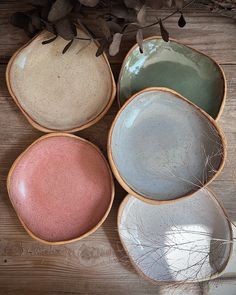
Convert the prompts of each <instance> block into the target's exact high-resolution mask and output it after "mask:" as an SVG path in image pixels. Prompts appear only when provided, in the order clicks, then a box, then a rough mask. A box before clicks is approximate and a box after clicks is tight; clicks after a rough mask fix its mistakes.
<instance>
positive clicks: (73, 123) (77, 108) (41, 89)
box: [6, 29, 116, 132]
mask: <svg viewBox="0 0 236 295" xmlns="http://www.w3.org/2000/svg"><path fill="white" fill-rule="evenodd" d="M78 36H80V37H81V38H82V37H83V38H86V37H88V36H87V35H86V34H85V33H84V32H82V31H81V30H79V29H78ZM50 38H52V35H51V33H49V32H42V33H40V34H39V35H38V36H36V37H35V38H33V39H32V40H31V41H30V42H29V43H28V44H26V45H24V46H23V47H22V48H20V49H19V50H18V51H17V52H16V53H15V54H14V55H13V57H12V58H11V60H10V62H9V64H8V67H7V71H6V80H7V85H8V89H9V92H10V94H11V96H12V97H13V99H14V101H15V102H16V104H17V105H18V107H19V108H20V110H21V111H22V112H23V114H24V115H25V116H26V118H27V119H28V121H29V122H30V123H31V124H32V125H33V126H34V127H35V128H37V129H39V130H41V131H43V132H53V131H66V132H74V131H78V130H82V129H84V128H87V127H89V126H91V125H93V124H95V123H96V122H97V121H98V120H100V119H101V118H102V117H103V116H104V115H105V113H106V112H107V111H108V109H109V107H110V106H111V104H112V102H113V99H114V96H115V92H116V86H115V82H114V78H113V74H112V71H111V68H110V65H109V62H108V60H107V58H106V56H105V54H103V55H101V56H100V57H96V56H95V54H96V51H97V48H98V45H97V44H96V43H94V42H91V41H84V40H76V39H75V40H74V42H73V44H72V46H71V47H70V48H69V50H68V51H67V52H66V53H65V54H62V50H63V48H64V47H65V45H66V44H67V43H68V41H65V40H64V39H62V38H61V37H58V38H57V39H56V40H55V41H54V42H52V43H50V44H47V45H42V41H45V40H47V39H50Z"/></svg>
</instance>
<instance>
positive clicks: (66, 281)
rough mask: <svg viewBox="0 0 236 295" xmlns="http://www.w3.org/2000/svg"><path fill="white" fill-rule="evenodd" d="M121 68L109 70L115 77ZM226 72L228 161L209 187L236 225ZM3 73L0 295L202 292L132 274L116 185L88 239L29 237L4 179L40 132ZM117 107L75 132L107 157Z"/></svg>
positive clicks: (232, 86) (234, 85)
mask: <svg viewBox="0 0 236 295" xmlns="http://www.w3.org/2000/svg"><path fill="white" fill-rule="evenodd" d="M119 68H120V65H114V66H113V70H114V71H115V73H116V76H117V74H118V72H119ZM224 71H225V73H226V77H227V80H228V96H227V103H226V106H225V110H224V113H223V116H222V118H221V120H220V124H221V126H222V128H223V129H224V130H225V134H226V136H227V139H228V160H227V163H226V166H225V168H224V170H223V173H222V174H221V175H220V176H219V177H218V178H217V179H216V180H215V181H214V183H213V184H212V185H211V187H213V189H214V191H215V192H216V194H217V196H218V197H219V198H220V199H221V200H222V202H223V203H224V205H225V207H226V208H227V210H228V211H229V214H230V217H231V218H232V219H233V220H234V221H236V202H235V196H236V181H235V179H236V178H235V177H236V173H235V171H236V170H235V169H236V154H235V150H236V124H235V118H236V97H235V92H236V65H234V66H230V65H226V66H224ZM4 72H5V66H0V81H1V85H3V86H1V88H0V125H1V128H0V138H1V143H0V168H1V169H0V180H1V192H0V212H1V214H0V294H4V295H5V294H14V295H18V294H26V295H27V294H30V295H31V294H32V293H34V294H42V293H44V294H51V295H52V294H53V295H54V294H140V295H141V294H186V295H187V294H193V295H195V294H201V292H202V291H201V288H200V286H199V285H198V284H191V285H190V286H188V287H186V286H181V288H180V287H178V288H176V287H171V286H170V287H168V288H166V287H165V286H153V285H151V284H150V283H148V282H146V281H144V280H143V279H142V278H140V277H139V276H138V275H137V274H136V273H135V271H134V270H133V268H132V267H131V265H130V262H129V260H128V258H127V256H126V255H125V253H124V251H123V249H122V247H121V244H120V241H119V238H118V233H117V227H116V216H117V210H118V206H119V204H120V202H121V200H122V199H123V197H124V196H125V194H126V193H125V192H124V190H123V189H122V188H121V187H120V186H119V185H118V184H116V198H115V203H114V206H113V208H112V211H111V213H110V215H109V217H108V219H107V220H106V222H105V223H104V225H103V226H102V227H101V228H100V229H99V230H98V231H97V232H96V233H94V234H93V235H92V236H90V237H88V238H86V239H84V240H82V241H80V242H76V243H73V244H70V245H65V246H47V245H43V244H40V243H38V242H36V241H33V240H32V239H31V238H30V237H29V236H28V235H27V233H26V232H25V231H24V229H23V228H22V227H21V225H20V223H19V221H18V220H17V218H16V215H15V213H14V210H13V209H12V206H11V205H10V202H9V199H8V196H7V192H6V188H5V181H6V176H7V172H8V170H9V168H10V166H11V164H12V162H13V161H14V159H15V158H16V157H17V156H18V155H19V154H20V153H21V152H22V151H23V150H24V149H25V148H26V147H27V146H28V145H29V144H30V143H31V142H33V141H34V140H35V139H36V138H38V137H39V136H40V135H42V133H41V132H38V131H36V130H35V129H34V128H32V127H31V126H30V125H29V124H28V122H27V121H26V119H25V118H24V117H23V116H22V114H21V113H20V111H19V110H18V108H17V107H16V106H15V104H14V103H13V101H12V99H11V97H10V96H9V94H8V91H7V89H6V85H5V82H4V80H5V79H4ZM117 109H118V107H117V104H116V102H115V103H114V104H113V106H112V108H111V110H110V111H109V112H108V114H107V115H106V116H105V117H104V118H103V119H102V120H101V121H100V122H99V123H98V124H96V125H95V126H93V127H91V128H89V129H87V130H84V131H82V132H78V133H77V134H78V135H80V136H83V137H85V138H87V139H89V140H91V141H92V142H94V143H96V144H97V145H98V146H99V147H100V148H101V149H102V151H103V152H104V153H105V152H106V139H107V132H108V129H109V126H110V125H111V122H112V120H113V118H114V116H115V113H116V112H117ZM235 256H236V255H235ZM235 256H234V257H235ZM234 259H235V258H234ZM234 265H235V264H233V266H234ZM234 269H235V267H233V270H232V266H231V268H230V271H229V273H230V275H232V273H233V276H235V271H236V270H235V271H234ZM225 276H226V277H227V273H226V274H225ZM204 286H205V285H204ZM186 288H187V289H186ZM204 288H205V289H206V287H204ZM205 289H204V290H205ZM212 290H213V289H212ZM204 292H205V291H204ZM205 294H207V293H205ZM210 294H214V293H210Z"/></svg>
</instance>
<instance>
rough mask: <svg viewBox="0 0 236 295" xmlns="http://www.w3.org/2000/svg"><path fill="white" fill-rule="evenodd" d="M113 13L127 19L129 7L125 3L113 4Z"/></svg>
mask: <svg viewBox="0 0 236 295" xmlns="http://www.w3.org/2000/svg"><path fill="white" fill-rule="evenodd" d="M111 14H112V15H114V16H115V17H117V18H122V19H126V18H127V17H128V9H127V7H126V6H125V5H113V6H112V7H111Z"/></svg>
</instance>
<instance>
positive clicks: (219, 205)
mask: <svg viewBox="0 0 236 295" xmlns="http://www.w3.org/2000/svg"><path fill="white" fill-rule="evenodd" d="M203 190H205V191H207V195H208V197H209V198H211V199H212V201H214V202H215V204H216V206H218V207H219V209H221V210H222V213H223V215H224V217H225V219H226V220H227V223H228V227H229V234H230V240H229V241H230V243H229V247H230V248H229V255H228V257H227V259H226V260H225V262H224V264H223V265H222V268H221V270H220V271H216V272H215V273H213V274H212V275H211V276H207V277H205V278H204V279H200V280H191V281H184V280H179V281H174V280H167V281H165V280H155V279H152V278H150V277H148V276H147V275H146V274H144V273H143V272H142V271H141V268H139V267H138V265H137V264H136V263H135V262H134V260H133V258H132V256H131V255H130V254H129V250H128V248H127V247H126V245H125V242H124V241H123V238H122V235H121V232H120V227H119V226H120V224H121V218H122V215H123V211H124V208H125V206H126V204H127V203H128V201H129V200H130V198H132V197H133V198H136V197H135V196H133V195H132V194H129V193H128V194H127V195H126V196H125V197H124V199H123V200H122V202H121V203H120V205H119V208H118V214H117V230H118V235H119V239H120V241H121V245H122V246H123V248H124V250H125V253H126V255H127V256H128V258H129V261H130V263H131V265H132V266H133V267H134V269H135V270H136V272H137V273H138V274H139V275H140V276H141V277H143V278H144V279H145V280H147V281H149V282H151V283H152V284H155V285H158V284H163V285H165V284H173V283H174V284H177V285H178V284H181V283H185V284H186V283H187V284H192V283H197V282H205V281H208V280H212V279H216V278H218V277H219V276H220V275H221V274H222V273H223V272H224V270H225V269H226V267H227V265H228V263H229V261H230V260H231V258H232V256H233V244H232V242H233V229H232V222H231V220H230V217H229V215H228V213H227V211H226V209H225V207H224V205H223V204H222V202H221V201H220V200H219V199H218V198H217V197H216V195H215V193H214V192H213V191H212V190H211V189H209V188H204V189H203ZM136 199H137V198H136ZM143 203H145V202H143ZM157 206H158V205H157Z"/></svg>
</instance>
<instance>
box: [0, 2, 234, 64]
mask: <svg viewBox="0 0 236 295" xmlns="http://www.w3.org/2000/svg"><path fill="white" fill-rule="evenodd" d="M25 8H26V6H25V4H24V1H2V2H1V4H0V15H1V18H0V62H2V63H3V62H7V61H8V60H9V58H10V57H11V55H12V54H13V53H14V52H15V51H16V49H18V48H19V47H20V46H21V45H23V44H24V43H25V42H26V41H27V37H26V36H25V34H24V32H23V31H21V30H20V29H17V28H14V27H13V26H12V25H10V23H9V18H10V15H11V14H12V13H14V12H15V11H19V10H25ZM167 14H169V11H166V10H163V11H160V12H158V15H157V13H156V12H153V11H150V12H149V14H148V20H149V22H154V21H155V20H156V17H163V16H166V15H167ZM185 17H186V21H187V25H186V27H185V28H182V29H181V28H178V26H177V21H178V18H179V16H178V15H176V16H173V17H171V18H170V19H168V20H167V21H166V22H165V24H166V27H167V28H168V30H169V32H170V36H171V37H172V38H175V39H178V40H180V41H182V42H183V43H184V44H187V45H190V46H193V47H195V48H196V49H199V50H202V51H203V52H204V53H206V54H209V55H210V56H211V57H213V58H215V59H216V60H217V61H218V62H219V63H236V38H235V36H236V26H235V22H234V21H233V20H231V19H229V18H226V17H223V16H220V15H217V14H213V13H211V12H209V11H206V10H204V9H202V8H201V9H199V8H197V7H196V6H195V7H194V8H191V9H187V10H186V12H185ZM92 23H94V21H91V24H92ZM96 27H97V26H96V24H95V25H93V28H94V30H96ZM159 34H160V32H159V28H158V27H154V28H151V29H148V30H145V36H150V35H159ZM134 43H135V36H134V35H131V36H128V37H126V38H124V41H123V44H122V46H121V52H120V53H119V54H118V55H117V56H115V57H112V58H110V61H111V62H112V63H120V62H122V60H123V58H124V56H125V54H126V53H127V51H128V50H129V49H130V48H131V46H132V45H133V44H134Z"/></svg>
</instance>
